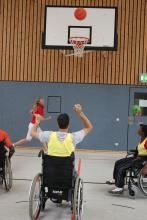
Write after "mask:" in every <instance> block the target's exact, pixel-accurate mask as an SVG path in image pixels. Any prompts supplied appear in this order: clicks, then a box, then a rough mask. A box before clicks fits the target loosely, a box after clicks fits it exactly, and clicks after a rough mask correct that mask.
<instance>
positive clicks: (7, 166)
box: [4, 156, 12, 191]
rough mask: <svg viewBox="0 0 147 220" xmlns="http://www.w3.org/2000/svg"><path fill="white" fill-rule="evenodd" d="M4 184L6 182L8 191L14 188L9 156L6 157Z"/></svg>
mask: <svg viewBox="0 0 147 220" xmlns="http://www.w3.org/2000/svg"><path fill="white" fill-rule="evenodd" d="M4 184H5V188H6V191H9V190H10V189H11V188H12V169H11V162H10V160H9V158H8V157H7V156H6V158H5V168H4Z"/></svg>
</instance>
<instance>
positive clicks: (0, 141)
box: [0, 129, 15, 158]
mask: <svg viewBox="0 0 147 220" xmlns="http://www.w3.org/2000/svg"><path fill="white" fill-rule="evenodd" d="M1 147H7V148H8V149H9V158H11V157H12V155H13V154H14V152H15V149H14V146H13V144H12V142H11V140H10V137H9V135H8V133H7V132H6V131H4V130H2V129H0V148H1ZM0 150H1V149H0Z"/></svg>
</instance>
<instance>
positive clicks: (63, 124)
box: [57, 113, 70, 129]
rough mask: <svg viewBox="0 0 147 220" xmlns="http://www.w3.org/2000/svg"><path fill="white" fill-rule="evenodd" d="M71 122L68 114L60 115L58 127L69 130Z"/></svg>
mask: <svg viewBox="0 0 147 220" xmlns="http://www.w3.org/2000/svg"><path fill="white" fill-rule="evenodd" d="M69 121H70V118H69V116H68V114H66V113H62V114H60V115H59V116H58V118H57V122H58V126H59V128H61V129H66V128H68V125H69Z"/></svg>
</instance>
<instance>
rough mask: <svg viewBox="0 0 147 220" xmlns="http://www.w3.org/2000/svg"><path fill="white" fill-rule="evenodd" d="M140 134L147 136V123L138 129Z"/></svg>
mask: <svg viewBox="0 0 147 220" xmlns="http://www.w3.org/2000/svg"><path fill="white" fill-rule="evenodd" d="M138 134H139V135H140V136H142V137H145V138H146V137H147V125H144V124H140V128H139V130H138Z"/></svg>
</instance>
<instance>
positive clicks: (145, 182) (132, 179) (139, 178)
mask: <svg viewBox="0 0 147 220" xmlns="http://www.w3.org/2000/svg"><path fill="white" fill-rule="evenodd" d="M142 169H143V164H142V167H139V168H137V167H131V168H130V169H128V171H127V176H126V184H127V185H128V191H129V196H130V197H135V196H136V193H137V190H136V189H137V188H138V189H139V190H140V191H141V192H142V193H143V194H144V195H145V196H147V175H142Z"/></svg>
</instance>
